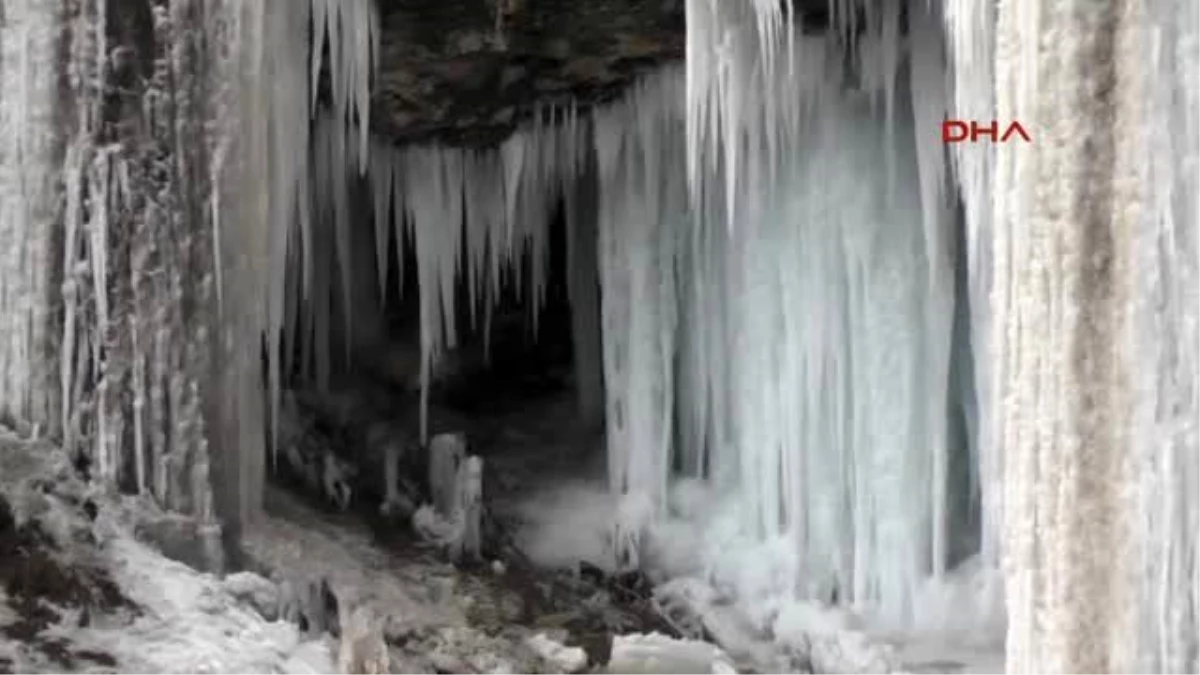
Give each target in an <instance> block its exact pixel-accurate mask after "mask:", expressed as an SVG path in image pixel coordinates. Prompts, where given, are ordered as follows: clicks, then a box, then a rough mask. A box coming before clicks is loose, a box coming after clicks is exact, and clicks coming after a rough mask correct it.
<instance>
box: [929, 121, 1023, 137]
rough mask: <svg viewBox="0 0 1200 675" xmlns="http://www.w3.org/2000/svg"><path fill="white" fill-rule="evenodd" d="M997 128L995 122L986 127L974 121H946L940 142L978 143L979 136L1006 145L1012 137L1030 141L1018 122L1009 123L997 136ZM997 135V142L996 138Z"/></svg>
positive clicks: (943, 123) (943, 124)
mask: <svg viewBox="0 0 1200 675" xmlns="http://www.w3.org/2000/svg"><path fill="white" fill-rule="evenodd" d="M999 126H1000V125H998V124H996V120H992V121H991V122H990V123H988V124H987V125H986V126H984V125H981V124H979V122H976V121H975V120H971V121H970V122H964V121H962V120H946V121H944V122H942V142H943V143H961V142H963V141H965V140H968V139H970V141H971V142H972V143H975V142H978V140H979V137H980V136H987V137H988V138H989V139H991V141H992V142H993V143H996V142H999V143H1007V142H1008V139H1010V138H1012V137H1013V136H1020V137H1021V138H1022V139H1024V141H1025V142H1026V143H1029V142H1031V141H1032V139H1031V138H1029V134H1028V133H1026V131H1025V127H1023V126H1021V123H1020V122H1016V121H1013V122H1011V123H1009V125H1008V128H1006V129H1005V130H1004V133H1003V134H999ZM997 135H999V141H997V139H996V137H997Z"/></svg>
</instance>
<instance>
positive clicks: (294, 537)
mask: <svg viewBox="0 0 1200 675" xmlns="http://www.w3.org/2000/svg"><path fill="white" fill-rule="evenodd" d="M484 417H486V416H484ZM541 419H545V417H542V418H541ZM496 424H497V426H495V427H493V431H492V432H486V431H481V430H480V429H481V428H483V427H487V424H486V423H484V424H483V427H478V426H477V427H476V429H475V432H474V435H475V437H476V438H477V439H479V443H478V446H477V447H478V448H479V449H480V450H481V451H485V452H486V451H488V447H489V444H491V452H497V450H496V448H497V446H498V445H502V444H505V443H508V444H510V445H511V444H514V443H515V444H516V445H524V446H528V447H532V446H534V445H537V444H544V443H546V442H552V441H553V440H554V439H548V438H546V436H545V434H546V433H548V430H549V429H551V428H560V427H561V425H554V424H548V425H545V426H546V428H545V429H543V430H542V431H541V432H538V431H537V430H532V431H531V430H529V429H525V430H524V431H522V430H517V429H513V428H512V427H511V426H507V427H506V426H505V425H502V424H499V423H498V422H497V423H496ZM401 426H403V425H401ZM503 429H507V430H503ZM539 433H541V434H542V437H541V438H539V439H536V443H535V439H533V438H532V436H531V434H532V435H537V434H539ZM489 434H490V435H489ZM562 440H563V439H561V438H560V439H559V441H562ZM564 452H565V451H564ZM537 455H538V456H541V457H545V456H546V454H545V453H544V452H543V453H537ZM534 456H535V454H534V453H532V452H530V453H529V454H528V455H527V457H528V458H532V457H534ZM566 459H569V457H567V458H566ZM563 461H564V458H563V457H559V458H558V459H551V460H549V463H550V464H551V465H553V464H556V463H562V462H563ZM515 464H516V465H518V466H522V467H524V469H522V470H521V471H519V473H524V472H526V471H530V470H537V467H535V466H533V463H532V462H527V461H524V460H523V459H521V458H520V457H517V459H516V461H515ZM79 468H80V467H76V466H74V465H73V464H72V462H70V461H69V460H68V458H67V457H66V456H65V455H64V453H62V452H61V450H59V449H58V448H56V447H54V446H53V445H51V444H49V443H46V442H43V441H37V440H31V439H22V438H17V437H16V436H14V435H12V434H9V433H7V432H5V433H4V435H3V436H2V437H0V672H64V671H70V672H214V673H215V672H289V673H302V672H309V673H313V672H338V668H339V664H338V656H339V654H338V652H339V638H341V640H340V641H341V642H345V641H346V635H345V634H344V631H343V625H344V624H345V623H346V621H347V617H348V616H350V615H351V614H353V613H355V612H356V611H358V610H360V609H364V610H369V611H368V612H367V614H366V615H367V616H370V617H372V620H371V623H372V627H371V629H370V630H371V631H372V633H373V634H378V635H379V636H381V637H382V639H383V640H384V641H386V645H387V646H386V649H387V651H388V653H389V657H390V670H391V671H392V672H530V673H537V672H588V671H590V672H597V671H605V670H606V669H607V668H609V667H610V665H609V664H610V661H612V659H613V658H617V659H618V664H616V665H614V667H617V668H619V669H620V670H623V671H630V670H644V671H646V672H672V671H673V670H678V669H679V668H683V669H684V670H686V671H688V672H691V671H693V670H695V669H696V668H697V666H696V663H697V662H698V661H697V659H699V661H703V662H705V663H708V664H709V665H712V664H718V665H717V666H713V667H717V668H718V669H719V670H720V669H724V668H726V666H725V665H721V664H724V663H725V661H724V660H723V659H722V658H721V656H720V651H719V650H717V649H715V648H713V647H711V645H704V644H702V643H696V642H686V641H675V640H673V637H674V635H673V633H674V628H673V627H672V625H671V623H670V622H669V621H668V620H665V619H664V618H663V617H661V616H659V615H658V613H657V612H656V610H655V606H654V603H653V601H652V599H651V596H650V588H649V586H648V584H646V582H645V580H644V579H643V578H641V577H639V576H637V575H632V576H631V575H626V576H612V575H608V574H606V573H605V572H603V571H601V570H600V569H598V568H593V567H590V566H587V565H584V566H582V567H581V568H576V569H574V570H562V571H548V570H544V569H539V568H537V567H536V566H535V565H533V564H532V563H531V562H529V560H528V559H526V558H525V557H524V556H523V555H521V554H520V552H519V551H518V550H517V549H516V548H515V547H513V546H512V545H511V542H510V541H509V540H508V539H506V538H505V537H503V536H495V535H494V536H493V537H492V538H491V540H490V542H491V543H490V544H489V546H488V548H487V556H486V558H485V559H484V560H481V561H478V562H475V563H473V564H464V565H459V566H455V565H452V564H451V563H449V562H448V561H446V559H445V556H444V555H443V554H442V552H441V551H440V550H439V549H438V547H436V546H431V545H429V544H427V543H425V542H422V541H421V540H420V539H419V538H418V537H416V536H414V535H413V533H412V530H411V528H408V527H406V526H405V524H404V523H397V522H396V521H394V520H389V519H384V518H382V517H379V516H378V515H377V514H375V513H373V512H372V510H371V508H355V509H351V510H348V511H338V510H337V509H333V508H330V505H329V504H328V503H326V502H325V501H323V500H322V499H321V496H320V495H311V494H305V493H304V492H303V491H297V490H295V489H292V488H294V487H295V486H294V485H292V486H288V485H286V484H283V485H273V486H271V487H270V488H269V489H268V492H267V501H266V514H265V515H264V517H263V518H262V519H261V520H259V521H258V522H257V523H255V524H254V525H253V526H252V527H250V528H249V529H248V530H247V532H246V535H245V548H246V554H247V560H248V565H249V567H250V569H249V570H247V571H241V572H238V573H236V574H229V575H224V576H221V575H216V574H212V573H207V572H202V571H200V570H199V569H197V568H203V567H204V566H205V565H206V564H207V562H209V561H210V559H211V556H206V545H205V543H204V542H205V540H206V535H205V533H204V532H201V531H199V530H198V528H197V526H196V525H195V523H192V522H190V521H189V520H188V519H186V518H181V517H178V516H173V515H169V514H164V513H162V512H160V511H159V510H158V509H157V508H156V507H155V506H154V505H153V504H149V503H147V502H146V501H145V500H142V499H140V498H137V497H131V496H119V495H114V494H109V493H104V492H99V491H97V490H96V489H95V488H94V487H93V486H91V485H90V484H89V482H88V481H87V480H85V476H83V475H81V474H80V471H79ZM520 481H521V476H513V475H506V474H504V472H499V473H495V472H491V475H490V477H489V485H490V486H491V488H492V489H493V490H494V491H496V492H497V494H498V495H501V494H503V493H505V491H506V490H509V491H512V490H516V488H515V487H513V486H514V485H515V484H517V483H519V482H520ZM506 486H507V487H506ZM498 520H499V519H497V521H498ZM504 529H505V526H504V525H502V524H494V529H493V533H495V532H500V533H503V532H504ZM173 558H174V559H173ZM180 561H184V562H180ZM185 562H186V563H190V565H189V564H184V563H185ZM642 633H657V634H658V635H657V636H656V637H636V638H631V637H629V636H631V635H634V636H638V635H640V634H642ZM614 641H615V642H616V643H617V651H618V652H619V653H618V654H614ZM673 655H674V656H673ZM680 659H682V661H681V660H680ZM688 659H691V661H688ZM681 663H682V664H686V665H680V664H681ZM673 664H674V665H673ZM342 667H343V668H344V667H345V665H344V664H343V665H342ZM702 669H703V668H702ZM343 672H344V671H343Z"/></svg>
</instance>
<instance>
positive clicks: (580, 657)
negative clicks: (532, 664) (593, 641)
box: [525, 633, 588, 673]
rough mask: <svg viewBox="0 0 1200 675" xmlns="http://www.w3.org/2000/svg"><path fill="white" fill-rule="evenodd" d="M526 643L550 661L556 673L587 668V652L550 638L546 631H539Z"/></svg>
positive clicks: (572, 671)
mask: <svg viewBox="0 0 1200 675" xmlns="http://www.w3.org/2000/svg"><path fill="white" fill-rule="evenodd" d="M525 644H527V645H528V646H529V648H530V649H532V650H533V651H534V653H536V654H537V655H538V656H540V657H542V659H544V660H545V661H546V662H547V663H549V664H550V665H551V666H552V667H553V668H554V670H553V671H552V672H556V673H578V672H581V671H583V670H584V669H586V668H587V665H588V658H587V653H586V652H584V651H583V649H581V648H579V647H567V646H565V645H563V644H560V643H558V642H556V641H554V640H551V639H550V638H548V637H546V635H545V634H544V633H538V634H537V635H534V636H533V637H531V638H529V639H528V640H526V641H525Z"/></svg>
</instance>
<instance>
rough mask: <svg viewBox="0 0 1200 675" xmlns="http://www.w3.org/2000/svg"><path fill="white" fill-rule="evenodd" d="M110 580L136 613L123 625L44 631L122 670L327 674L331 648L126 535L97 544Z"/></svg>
mask: <svg viewBox="0 0 1200 675" xmlns="http://www.w3.org/2000/svg"><path fill="white" fill-rule="evenodd" d="M105 555H106V557H108V559H109V561H110V562H111V566H110V568H109V569H110V570H111V572H112V574H113V579H114V580H115V581H116V582H117V583H118V584H119V585H120V587H121V589H122V590H123V591H124V593H125V594H126V595H127V597H128V598H129V599H130V600H132V601H133V602H134V603H136V604H137V605H138V607H139V608H140V609H141V616H139V617H137V618H136V619H134V620H133V621H132V622H131V623H123V622H112V623H110V624H109V625H105V626H99V627H93V628H66V627H63V626H56V627H53V628H51V629H49V630H48V631H47V632H46V634H47V635H48V636H59V637H62V638H64V639H67V640H70V641H71V642H72V643H73V644H75V645H77V646H78V647H79V648H82V649H89V650H95V651H104V652H107V653H108V654H110V655H112V656H113V657H114V658H115V659H116V660H117V665H118V668H117V670H118V671H119V672H126V673H162V672H177V673H334V672H337V671H336V670H335V668H334V661H333V656H332V655H333V653H334V652H335V645H334V644H333V642H332V640H331V639H330V638H328V637H327V636H320V637H314V638H308V639H306V638H304V637H303V636H302V635H301V634H300V631H299V629H298V628H297V627H296V626H295V625H294V624H291V623H288V622H285V621H279V620H276V621H268V620H266V619H265V618H264V617H263V616H262V615H261V614H260V613H259V612H258V610H257V609H256V608H255V607H253V606H252V605H250V604H249V603H247V602H246V601H244V600H243V599H241V598H238V597H235V596H234V595H233V593H232V592H231V589H229V588H227V587H226V586H225V585H224V584H222V582H221V580H219V579H217V578H216V577H214V576H213V575H211V574H200V573H197V572H196V571H195V570H193V569H191V568H190V567H188V566H186V565H183V564H181V563H177V562H175V561H173V560H168V559H166V558H164V557H163V556H162V555H161V554H159V553H158V552H157V551H154V550H153V549H151V548H149V547H148V546H146V545H145V544H142V543H139V542H137V541H134V540H133V539H132V538H131V537H130V536H128V535H127V534H126V533H118V534H116V535H115V536H114V537H113V538H112V539H111V540H110V541H109V542H108V543H107V545H106V546H105Z"/></svg>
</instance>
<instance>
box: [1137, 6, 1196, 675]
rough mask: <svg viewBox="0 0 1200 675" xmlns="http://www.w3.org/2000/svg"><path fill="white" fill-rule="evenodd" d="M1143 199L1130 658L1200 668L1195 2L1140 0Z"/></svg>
mask: <svg viewBox="0 0 1200 675" xmlns="http://www.w3.org/2000/svg"><path fill="white" fill-rule="evenodd" d="M1146 7H1147V12H1148V16H1147V17H1146V19H1147V22H1148V24H1149V25H1148V27H1147V29H1146V30H1147V33H1146V38H1147V39H1146V41H1145V43H1144V45H1143V48H1144V49H1145V52H1144V53H1143V54H1142V55H1141V56H1140V58H1135V59H1134V62H1135V63H1143V64H1146V69H1147V70H1148V71H1149V72H1147V73H1146V79H1145V82H1146V85H1145V86H1146V89H1145V97H1146V98H1145V103H1144V105H1145V106H1146V110H1145V113H1144V114H1145V118H1144V119H1143V121H1142V125H1143V126H1142V133H1143V134H1144V136H1142V139H1144V142H1145V144H1146V145H1145V147H1146V148H1147V149H1148V153H1147V156H1146V157H1145V161H1146V167H1145V173H1144V181H1145V182H1144V183H1143V189H1144V190H1145V191H1146V195H1145V199H1146V205H1145V208H1144V211H1143V213H1142V222H1141V223H1140V227H1139V229H1138V232H1137V235H1136V240H1135V251H1136V252H1135V253H1134V255H1135V260H1136V262H1135V265H1136V267H1137V277H1136V283H1137V288H1138V289H1139V291H1138V293H1137V297H1138V299H1139V302H1138V304H1137V305H1136V307H1135V308H1134V312H1135V314H1134V316H1135V326H1136V328H1135V337H1134V347H1133V350H1134V351H1133V353H1134V354H1136V355H1138V362H1139V367H1138V368H1137V369H1136V371H1135V372H1136V378H1137V379H1136V381H1135V387H1134V390H1135V391H1136V392H1137V393H1138V402H1137V406H1138V407H1137V411H1136V415H1137V416H1136V418H1135V419H1136V422H1135V425H1134V433H1133V441H1134V449H1135V451H1136V462H1137V467H1138V471H1139V478H1140V481H1141V483H1140V486H1139V487H1140V491H1139V494H1140V498H1139V521H1138V524H1137V526H1136V527H1137V532H1138V533H1139V554H1140V558H1141V564H1140V568H1139V569H1138V591H1139V597H1140V602H1139V605H1140V606H1139V610H1140V611H1139V617H1138V618H1139V621H1140V627H1141V631H1140V635H1139V638H1140V645H1139V651H1138V662H1137V665H1136V668H1137V669H1138V670H1141V671H1144V672H1162V673H1189V672H1196V671H1197V670H1198V669H1200V661H1198V659H1200V496H1198V492H1197V489H1198V486H1200V429H1198V428H1197V424H1198V423H1200V420H1198V419H1197V418H1198V416H1200V412H1198V411H1200V372H1198V368H1200V360H1198V357H1200V355H1198V354H1197V350H1198V349H1200V316H1198V315H1197V313H1198V308H1200V231H1198V230H1200V195H1198V194H1197V192H1196V190H1195V187H1196V185H1197V183H1198V182H1200V173H1198V171H1200V169H1198V167H1200V112H1198V111H1200V84H1198V83H1200V12H1198V10H1197V6H1196V4H1195V3H1187V2H1170V1H1162V2H1153V3H1148V4H1147V6H1146Z"/></svg>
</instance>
